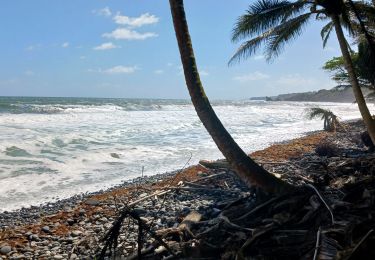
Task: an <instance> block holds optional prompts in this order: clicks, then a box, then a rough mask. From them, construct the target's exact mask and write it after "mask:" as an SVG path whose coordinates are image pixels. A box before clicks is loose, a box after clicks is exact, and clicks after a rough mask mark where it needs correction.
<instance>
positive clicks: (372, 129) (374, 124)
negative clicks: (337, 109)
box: [332, 15, 375, 142]
mask: <svg viewBox="0 0 375 260" xmlns="http://www.w3.org/2000/svg"><path fill="white" fill-rule="evenodd" d="M332 21H333V23H334V25H335V30H336V35H337V40H338V41H339V44H340V49H341V53H342V56H343V58H344V64H345V68H346V70H347V71H348V75H349V79H350V84H351V85H352V89H353V92H354V96H355V99H356V101H357V104H358V108H359V111H360V112H361V115H362V118H363V121H364V123H365V125H366V128H367V131H368V133H369V135H370V137H371V140H372V142H375V120H374V119H373V118H372V116H371V114H370V111H369V109H368V107H367V104H366V100H365V98H364V97H363V93H362V90H361V88H360V86H359V83H358V79H357V75H356V74H355V71H354V66H353V61H352V59H351V57H350V54H349V50H348V46H347V44H346V40H345V36H344V32H343V31H342V28H341V24H340V20H339V17H338V15H332Z"/></svg>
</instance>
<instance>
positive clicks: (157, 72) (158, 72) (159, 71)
mask: <svg viewBox="0 0 375 260" xmlns="http://www.w3.org/2000/svg"><path fill="white" fill-rule="evenodd" d="M154 73H155V74H159V75H160V74H163V73H164V70H154Z"/></svg>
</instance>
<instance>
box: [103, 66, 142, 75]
mask: <svg viewBox="0 0 375 260" xmlns="http://www.w3.org/2000/svg"><path fill="white" fill-rule="evenodd" d="M137 69H138V68H137V66H130V67H127V66H115V67H112V68H109V69H106V70H104V71H103V73H106V74H131V73H134V72H135V71H136V70H137Z"/></svg>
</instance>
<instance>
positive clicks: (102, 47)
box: [93, 42, 119, 51]
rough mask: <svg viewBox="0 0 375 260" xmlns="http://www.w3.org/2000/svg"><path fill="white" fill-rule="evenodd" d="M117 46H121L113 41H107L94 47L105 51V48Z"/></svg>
mask: <svg viewBox="0 0 375 260" xmlns="http://www.w3.org/2000/svg"><path fill="white" fill-rule="evenodd" d="M116 48H119V47H118V46H116V45H114V44H113V43H112V42H105V43H103V44H101V45H98V46H96V47H94V48H93V49H94V50H97V51H105V50H110V49H116Z"/></svg>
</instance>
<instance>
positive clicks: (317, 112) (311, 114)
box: [307, 107, 334, 120]
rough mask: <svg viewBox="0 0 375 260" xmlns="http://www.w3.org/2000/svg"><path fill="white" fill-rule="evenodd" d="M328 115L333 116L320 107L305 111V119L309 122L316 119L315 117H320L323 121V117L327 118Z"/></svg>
mask: <svg viewBox="0 0 375 260" xmlns="http://www.w3.org/2000/svg"><path fill="white" fill-rule="evenodd" d="M329 115H334V114H333V113H332V111H330V110H328V109H324V108H321V107H312V108H310V109H308V110H307V117H308V118H309V119H310V120H311V119H314V118H317V117H322V119H324V117H326V116H329Z"/></svg>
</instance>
